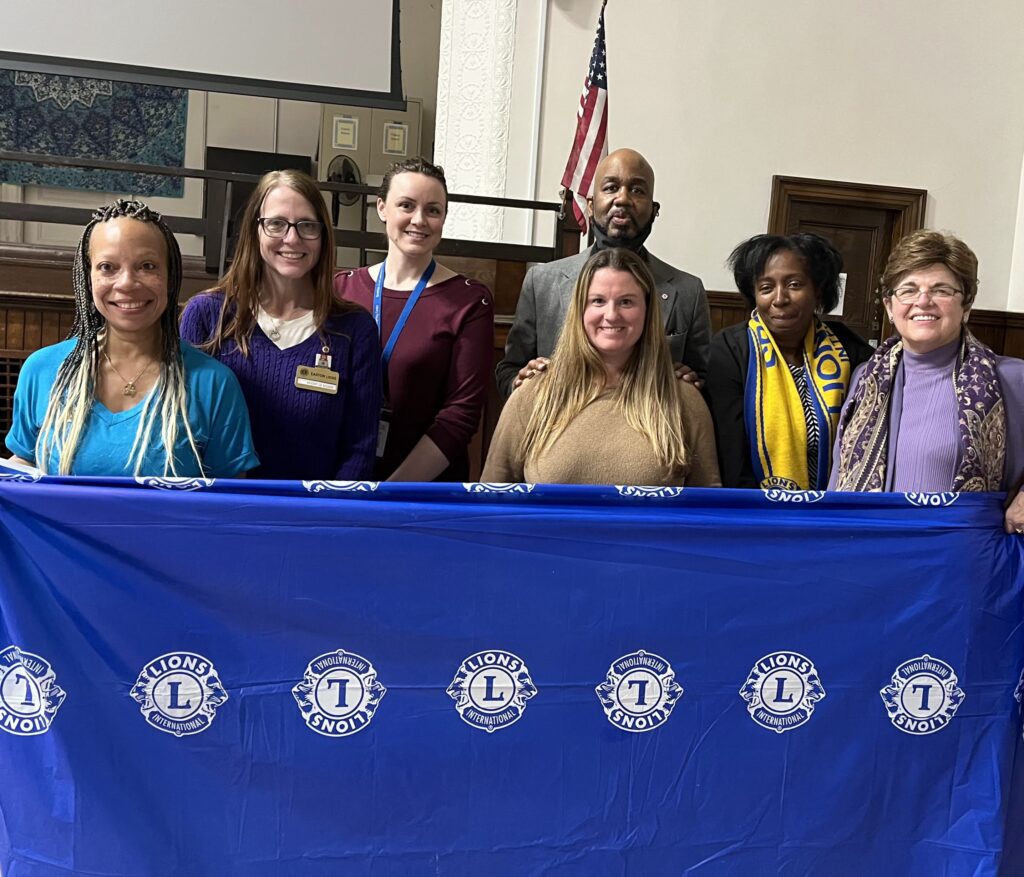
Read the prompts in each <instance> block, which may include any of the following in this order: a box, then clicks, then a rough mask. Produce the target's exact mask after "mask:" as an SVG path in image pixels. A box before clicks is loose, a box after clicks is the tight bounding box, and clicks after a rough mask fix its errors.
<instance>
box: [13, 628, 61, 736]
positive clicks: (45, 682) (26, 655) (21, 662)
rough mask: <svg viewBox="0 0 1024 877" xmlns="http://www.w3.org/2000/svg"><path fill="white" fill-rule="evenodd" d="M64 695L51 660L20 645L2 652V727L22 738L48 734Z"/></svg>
mask: <svg viewBox="0 0 1024 877" xmlns="http://www.w3.org/2000/svg"><path fill="white" fill-rule="evenodd" d="M65 697H67V695H66V694H65V692H64V690H63V689H62V688H61V687H60V686H59V685H58V684H57V677H56V675H55V674H54V672H53V668H52V667H51V666H50V664H49V662H48V661H46V660H45V659H43V658H40V657H39V655H33V654H32V652H26V651H23V650H22V649H19V648H18V647H17V646H8V647H7V648H6V649H4V650H3V651H2V652H0V729H3V730H4V731H6V732H7V733H8V734H16V735H17V736H19V737H34V736H35V735H36V734H45V733H46V732H47V731H49V730H50V725H51V724H52V723H53V719H54V717H55V716H56V715H57V710H58V709H60V705H61V704H62V703H64V698H65Z"/></svg>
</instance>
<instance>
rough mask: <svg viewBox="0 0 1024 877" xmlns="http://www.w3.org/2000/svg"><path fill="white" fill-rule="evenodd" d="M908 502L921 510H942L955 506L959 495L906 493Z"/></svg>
mask: <svg viewBox="0 0 1024 877" xmlns="http://www.w3.org/2000/svg"><path fill="white" fill-rule="evenodd" d="M903 495H904V496H905V497H906V498H907V502H909V503H910V504H911V505H916V506H920V507H921V508H942V507H944V506H950V505H953V503H955V502H956V501H957V498H958V497H959V496H960V494H959V493H904V494H903Z"/></svg>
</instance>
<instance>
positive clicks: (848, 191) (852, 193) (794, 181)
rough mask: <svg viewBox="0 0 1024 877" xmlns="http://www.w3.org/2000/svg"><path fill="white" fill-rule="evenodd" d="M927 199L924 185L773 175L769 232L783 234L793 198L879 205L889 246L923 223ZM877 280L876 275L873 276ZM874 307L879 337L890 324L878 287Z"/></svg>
mask: <svg viewBox="0 0 1024 877" xmlns="http://www.w3.org/2000/svg"><path fill="white" fill-rule="evenodd" d="M927 201H928V190H927V189H907V188H902V187H900V186H875V185H872V184H870V183H846V182H842V181H840V180H815V179H810V178H807V177H786V176H780V175H778V174H775V175H773V176H772V199H771V206H770V207H769V209H768V233H769V234H783V235H784V234H786V228H787V226H788V225H789V218H790V208H791V206H792V205H793V203H794V202H801V203H805V204H806V203H810V204H824V205H843V206H847V207H868V208H874V209H882V210H885V211H887V212H888V213H891V214H892V217H893V223H892V236H891V238H890V240H889V250H890V252H891V251H892V248H893V246H895V244H896V242H897V241H898V240H899V239H900V238H902V237H903V236H904V235H906V234H909V233H910V232H912V231H916V230H917V229H919V228H923V227H924V209H925V205H926V204H927ZM872 280H873V281H875V282H877V280H878V278H872ZM875 308H876V309H877V317H878V321H879V326H880V327H881V333H880V338H882V339H884V338H885V337H886V336H887V335H888V334H889V324H888V323H887V321H886V320H885V317H884V314H882V313H881V310H882V298H881V295H880V294H879V292H878V290H877V287H876V292H875Z"/></svg>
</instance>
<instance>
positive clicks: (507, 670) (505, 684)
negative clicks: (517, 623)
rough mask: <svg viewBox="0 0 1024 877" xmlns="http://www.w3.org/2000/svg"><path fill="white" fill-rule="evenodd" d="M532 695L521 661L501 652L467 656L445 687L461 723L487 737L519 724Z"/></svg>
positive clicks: (530, 684)
mask: <svg viewBox="0 0 1024 877" xmlns="http://www.w3.org/2000/svg"><path fill="white" fill-rule="evenodd" d="M536 693H537V687H536V686H535V685H534V684H533V680H532V679H531V678H530V671H529V670H527V669H526V664H524V663H523V659H522V658H520V657H519V656H518V655H513V654H512V653H511V652H505V651H502V650H501V649H492V650H490V651H486V652H477V653H476V654H475V655H470V656H469V657H468V658H466V660H465V661H463V662H462V663H461V664H460V665H459V669H458V670H457V671H456V673H455V678H454V679H453V680H452V684H451V685H449V686H448V696H449V697H450V698H451V699H452V700H454V701H455V709H456V710H458V712H459V715H460V716H461V717H462V721H464V722H465V723H466V724H467V725H472V726H473V727H474V728H479V729H480V730H482V731H487V733H488V734H493V733H494V732H495V731H498V730H500V729H502V728H507V727H508V726H509V725H511V724H514V723H515V722H517V721H519V718H520V716H522V714H523V711H524V710H525V709H526V701H528V700H529V699H530V698H531V697H533V696H534V695H535V694H536Z"/></svg>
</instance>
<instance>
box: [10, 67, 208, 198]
mask: <svg viewBox="0 0 1024 877" xmlns="http://www.w3.org/2000/svg"><path fill="white" fill-rule="evenodd" d="M187 116H188V90H187V89H184V88H163V87H160V86H155V85H134V84H130V83H127V82H111V81H110V80H107V79H89V78H86V77H80V76H55V75H51V74H47V73H25V72H22V71H15V70H0V149H2V150H10V151H12V152H32V153H37V154H40V155H55V156H57V155H59V156H67V157H70V158H99V159H108V160H111V161H123V162H131V163H135V164H153V165H163V166H167V167H182V165H183V164H184V160H185V122H186V118H187ZM0 180H2V181H5V182H8V183H18V184H25V185H39V186H58V187H63V188H69V189H98V190H100V191H104V192H116V193H119V194H131V195H147V196H153V195H161V196H170V197H176V198H180V197H181V196H182V193H183V191H184V182H183V180H182V179H181V178H178V177H159V176H155V175H152V174H130V173H117V172H114V171H105V170H89V169H87V168H62V167H61V168H58V167H45V166H43V165H30V164H25V163H24V162H0Z"/></svg>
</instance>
